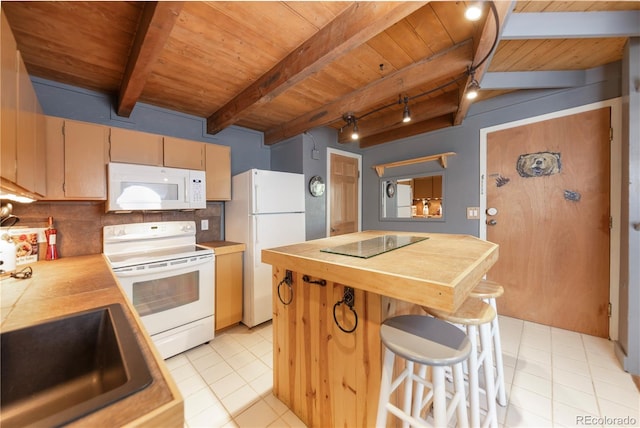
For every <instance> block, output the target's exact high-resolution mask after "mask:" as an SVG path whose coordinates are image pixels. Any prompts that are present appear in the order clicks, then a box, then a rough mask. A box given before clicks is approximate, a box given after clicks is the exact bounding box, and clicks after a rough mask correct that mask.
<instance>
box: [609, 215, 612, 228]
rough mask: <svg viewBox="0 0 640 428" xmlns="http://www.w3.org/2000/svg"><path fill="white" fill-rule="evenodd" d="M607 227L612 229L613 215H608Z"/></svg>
mask: <svg viewBox="0 0 640 428" xmlns="http://www.w3.org/2000/svg"><path fill="white" fill-rule="evenodd" d="M609 229H613V217H609Z"/></svg>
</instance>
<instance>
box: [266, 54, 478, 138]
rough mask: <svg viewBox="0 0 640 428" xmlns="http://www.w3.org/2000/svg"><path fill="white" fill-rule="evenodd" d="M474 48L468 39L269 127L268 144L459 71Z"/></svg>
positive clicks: (466, 62)
mask: <svg viewBox="0 0 640 428" xmlns="http://www.w3.org/2000/svg"><path fill="white" fill-rule="evenodd" d="M471 51H472V46H471V41H467V42H464V43H460V44H457V45H455V46H453V47H451V48H449V49H446V50H445V51H443V52H440V53H438V54H436V55H434V56H432V57H430V58H425V59H423V60H422V61H419V62H417V63H414V64H412V65H411V66H409V67H405V68H403V69H402V70H398V71H397V72H395V73H392V74H390V75H388V76H386V77H385V78H382V79H379V80H377V81H375V82H372V83H370V84H369V85H367V86H365V87H363V88H360V89H358V90H356V91H354V92H352V93H350V94H348V95H346V96H344V97H342V98H339V99H336V100H335V101H332V102H331V103H328V104H326V105H325V106H323V107H322V108H319V109H315V110H313V111H310V112H308V113H305V114H304V115H302V116H300V117H298V118H297V119H295V120H292V121H291V122H289V123H287V124H285V125H283V126H281V127H278V128H274V129H269V130H267V131H266V132H265V144H275V143H277V142H279V141H282V140H284V139H286V138H289V137H293V136H295V135H298V134H300V133H302V132H303V131H306V130H308V129H310V128H315V127H317V126H324V125H327V124H330V123H332V122H334V121H336V120H337V119H339V118H340V117H342V115H343V114H344V113H346V112H348V111H354V112H357V111H362V110H363V109H366V108H369V107H370V106H371V105H374V104H376V103H380V102H384V101H385V100H388V99H389V98H391V97H396V96H397V94H399V93H401V92H406V91H407V90H409V89H411V88H414V87H416V86H419V85H421V84H424V83H425V82H428V81H434V80H438V79H442V78H446V77H447V76H451V75H456V74H457V73H460V72H461V71H464V70H465V69H466V66H467V65H468V63H469V57H470V56H471ZM356 116H357V115H356Z"/></svg>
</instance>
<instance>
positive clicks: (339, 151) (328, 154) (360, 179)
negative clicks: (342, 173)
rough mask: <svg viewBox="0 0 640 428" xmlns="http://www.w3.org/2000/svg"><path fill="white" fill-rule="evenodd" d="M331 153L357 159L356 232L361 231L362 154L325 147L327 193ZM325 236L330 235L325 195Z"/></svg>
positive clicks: (329, 218)
mask: <svg viewBox="0 0 640 428" xmlns="http://www.w3.org/2000/svg"><path fill="white" fill-rule="evenodd" d="M331 154H336V155H340V156H345V157H349V158H355V159H357V160H358V232H360V231H362V155H359V154H357V153H352V152H347V151H345V150H339V149H334V148H332V147H327V193H328V191H330V189H331ZM326 198H327V199H326V201H327V208H326V212H325V213H326V215H325V226H326V230H325V236H330V235H331V198H330V197H329V195H327V196H326Z"/></svg>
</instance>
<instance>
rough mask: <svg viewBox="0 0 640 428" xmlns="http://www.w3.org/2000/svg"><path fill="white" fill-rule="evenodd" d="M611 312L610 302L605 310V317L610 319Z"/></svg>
mask: <svg viewBox="0 0 640 428" xmlns="http://www.w3.org/2000/svg"><path fill="white" fill-rule="evenodd" d="M611 311H612V308H611V302H609V307H608V308H607V316H608V317H609V318H611Z"/></svg>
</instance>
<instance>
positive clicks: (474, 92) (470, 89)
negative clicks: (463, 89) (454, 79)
mask: <svg viewBox="0 0 640 428" xmlns="http://www.w3.org/2000/svg"><path fill="white" fill-rule="evenodd" d="M479 90H480V84H479V83H478V81H477V80H476V79H473V80H472V81H471V83H469V86H467V93H466V97H467V99H468V100H475V99H476V98H478V91H479Z"/></svg>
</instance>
